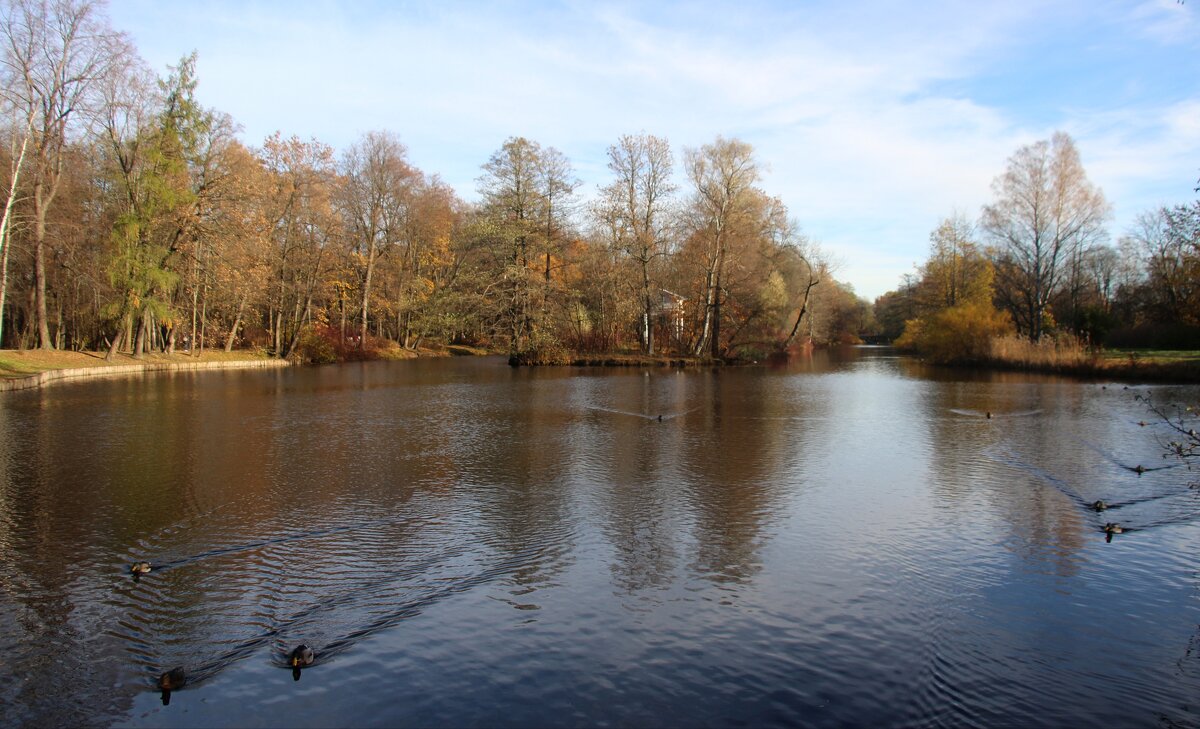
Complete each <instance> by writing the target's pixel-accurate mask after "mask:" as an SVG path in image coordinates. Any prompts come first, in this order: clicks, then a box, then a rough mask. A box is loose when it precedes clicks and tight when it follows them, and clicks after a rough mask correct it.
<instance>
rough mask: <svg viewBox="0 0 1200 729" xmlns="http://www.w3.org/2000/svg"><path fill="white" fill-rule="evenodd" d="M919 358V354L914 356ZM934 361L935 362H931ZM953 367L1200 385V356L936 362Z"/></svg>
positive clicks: (1043, 355)
mask: <svg viewBox="0 0 1200 729" xmlns="http://www.w3.org/2000/svg"><path fill="white" fill-rule="evenodd" d="M915 354H917V356H920V355H919V353H915ZM931 361H932V360H931ZM935 364H942V365H946V366H950V367H965V368H968V369H982V370H988V369H991V370H1003V371H1008V372H1031V373H1038V374H1049V375H1063V376H1067V377H1077V378H1080V379H1088V380H1117V381H1123V382H1175V383H1181V384H1191V383H1200V352H1197V351H1167V350H1106V351H1101V352H1079V353H1072V352H1068V353H1062V352H1059V353H1057V354H1056V353H1054V352H1053V351H1052V350H1047V351H1046V352H1034V353H1032V354H1031V353H1029V352H1021V353H1017V352H1009V353H1005V352H1003V351H1001V352H997V351H995V350H993V353H992V356H991V357H988V358H987V359H984V360H982V361H974V362H940V363H939V362H935Z"/></svg>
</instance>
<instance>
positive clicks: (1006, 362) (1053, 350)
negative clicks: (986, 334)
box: [990, 334, 1100, 370]
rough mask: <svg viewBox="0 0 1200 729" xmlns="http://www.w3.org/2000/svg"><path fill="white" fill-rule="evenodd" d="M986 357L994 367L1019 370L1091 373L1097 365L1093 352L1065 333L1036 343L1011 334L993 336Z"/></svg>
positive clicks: (1098, 361) (1097, 360)
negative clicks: (1082, 371)
mask: <svg viewBox="0 0 1200 729" xmlns="http://www.w3.org/2000/svg"><path fill="white" fill-rule="evenodd" d="M990 355H991V356H990V359H991V361H992V363H994V364H998V365H1003V366H1007V367H1019V368H1023V369H1039V370H1042V369H1049V370H1091V369H1096V368H1098V367H1099V363H1100V360H1099V357H1098V355H1097V354H1096V353H1094V352H1093V351H1091V350H1090V349H1089V348H1088V347H1087V346H1086V345H1084V344H1083V342H1081V341H1080V340H1079V338H1077V337H1074V336H1071V335H1069V334H1060V335H1058V336H1057V337H1045V338H1043V339H1042V340H1040V341H1037V342H1034V341H1031V340H1029V339H1027V338H1025V337H1020V336H1015V335H1009V336H1002V337H995V338H993V339H992V342H991V352H990Z"/></svg>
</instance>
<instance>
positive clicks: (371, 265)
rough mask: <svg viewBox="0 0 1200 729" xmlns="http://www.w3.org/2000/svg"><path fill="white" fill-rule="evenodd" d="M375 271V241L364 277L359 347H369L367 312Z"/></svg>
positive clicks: (369, 252) (372, 244) (368, 253)
mask: <svg viewBox="0 0 1200 729" xmlns="http://www.w3.org/2000/svg"><path fill="white" fill-rule="evenodd" d="M374 273H375V241H371V247H370V249H369V250H368V252H367V273H366V275H365V276H364V277H363V295H362V322H361V323H360V326H359V340H358V348H359V349H366V348H367V312H368V311H369V310H370V308H371V276H372V275H373V274H374Z"/></svg>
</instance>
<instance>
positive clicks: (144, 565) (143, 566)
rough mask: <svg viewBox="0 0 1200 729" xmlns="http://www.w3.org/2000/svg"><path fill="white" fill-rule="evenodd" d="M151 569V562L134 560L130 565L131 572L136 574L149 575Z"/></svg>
mask: <svg viewBox="0 0 1200 729" xmlns="http://www.w3.org/2000/svg"><path fill="white" fill-rule="evenodd" d="M150 569H151V567H150V563H149V562H134V563H133V564H132V565H130V567H129V572H130V574H133V575H135V576H136V575H148V574H150Z"/></svg>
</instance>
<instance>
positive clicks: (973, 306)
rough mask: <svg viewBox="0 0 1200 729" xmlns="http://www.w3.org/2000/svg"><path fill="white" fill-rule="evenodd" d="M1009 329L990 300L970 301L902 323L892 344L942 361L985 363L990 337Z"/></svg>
mask: <svg viewBox="0 0 1200 729" xmlns="http://www.w3.org/2000/svg"><path fill="white" fill-rule="evenodd" d="M1012 331H1013V325H1012V320H1010V319H1009V317H1008V315H1007V314H1005V313H1004V312H1002V311H999V310H997V309H996V308H995V307H994V306H992V305H991V303H990V302H972V303H966V304H959V305H958V306H952V307H950V308H948V309H942V310H941V311H939V312H937V313H935V314H931V315H930V316H928V317H926V318H924V319H911V320H909V321H908V322H905V325H904V332H903V333H902V334H901V335H900V338H899V339H897V340H896V346H898V347H901V348H905V349H915V350H916V351H918V352H920V353H921V354H922V355H923V356H925V357H927V358H929V359H930V360H931V361H933V362H939V363H943V364H964V363H976V362H986V361H988V360H989V359H991V357H992V355H993V353H992V340H993V339H995V338H997V337H1003V336H1005V335H1009V334H1011V333H1012Z"/></svg>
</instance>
